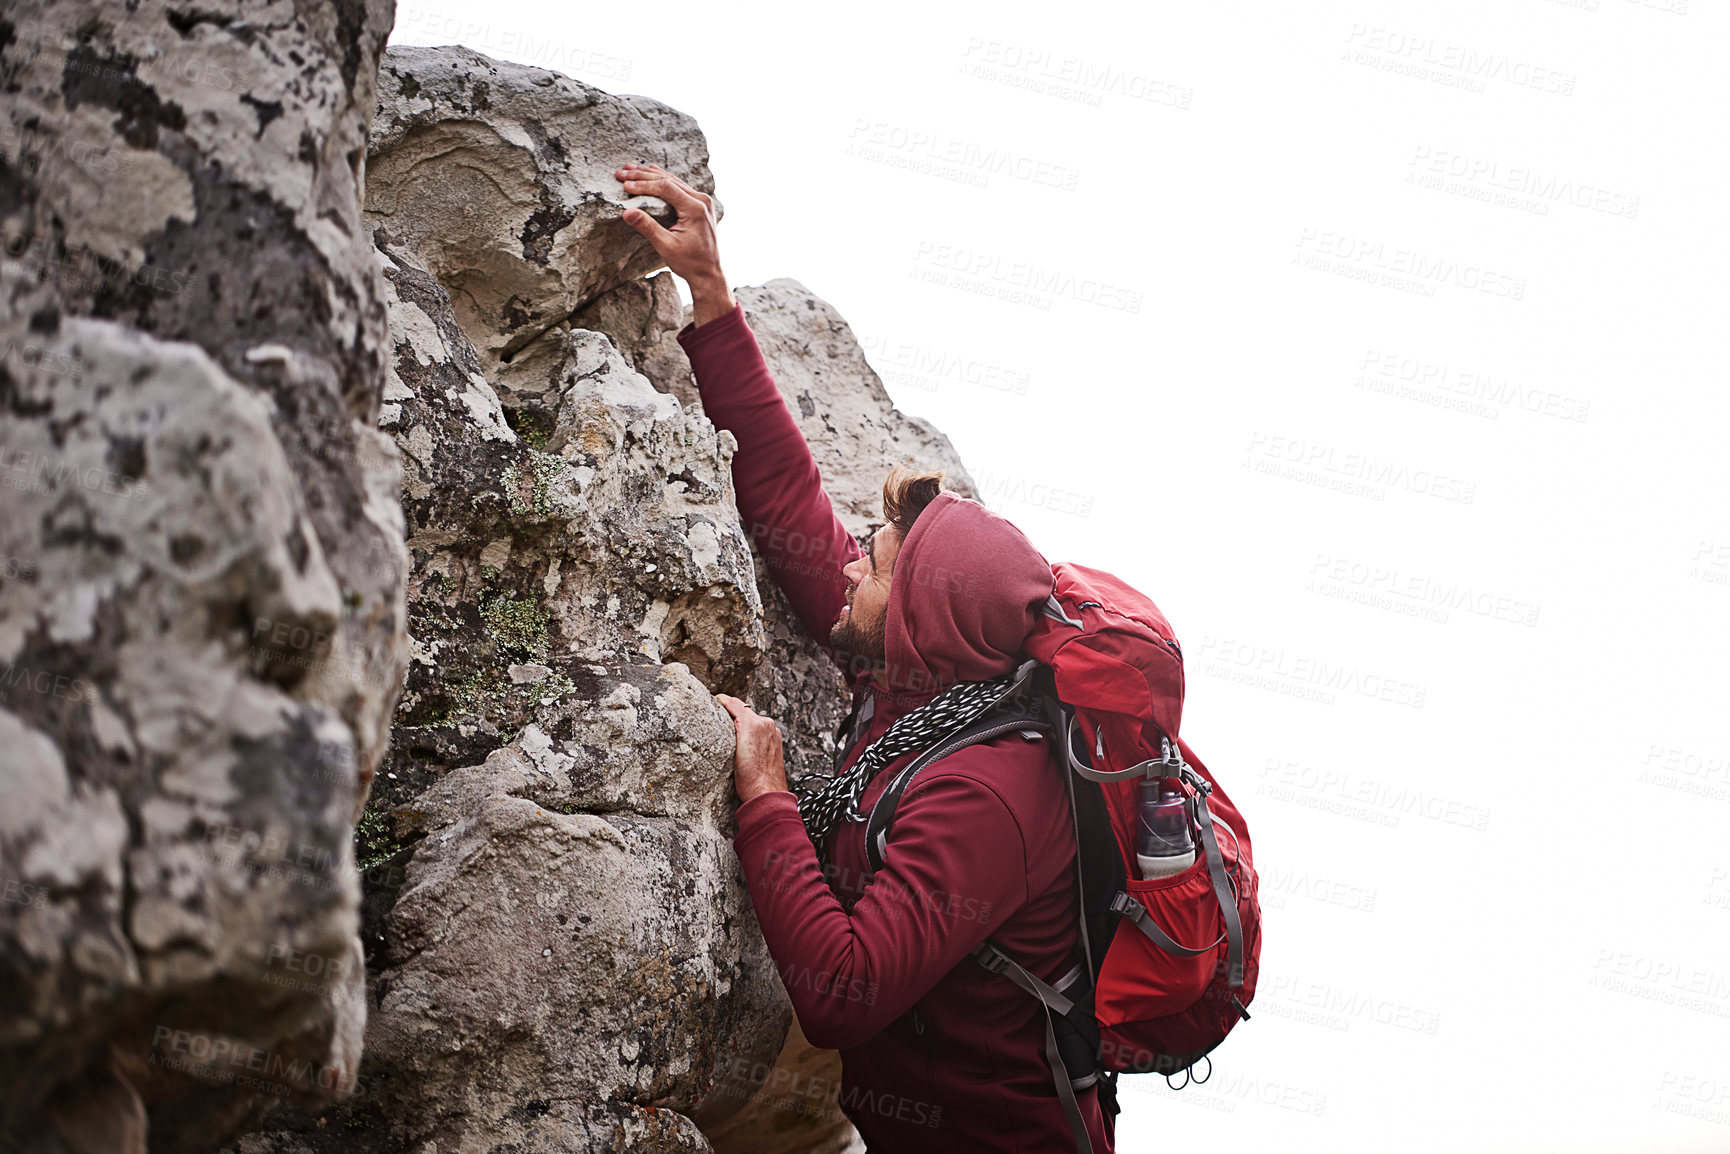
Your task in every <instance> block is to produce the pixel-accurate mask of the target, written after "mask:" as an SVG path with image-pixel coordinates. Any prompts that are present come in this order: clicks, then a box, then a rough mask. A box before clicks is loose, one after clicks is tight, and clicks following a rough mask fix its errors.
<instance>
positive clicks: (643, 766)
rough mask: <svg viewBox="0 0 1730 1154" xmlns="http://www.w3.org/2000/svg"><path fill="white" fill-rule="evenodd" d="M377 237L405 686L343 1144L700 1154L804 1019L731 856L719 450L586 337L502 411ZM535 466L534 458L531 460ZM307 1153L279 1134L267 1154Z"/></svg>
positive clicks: (701, 428)
mask: <svg viewBox="0 0 1730 1154" xmlns="http://www.w3.org/2000/svg"><path fill="white" fill-rule="evenodd" d="M378 235H379V238H380V240H381V242H382V243H384V244H386V245H387V246H388V248H387V249H384V250H381V252H380V257H379V259H380V261H381V262H382V264H383V265H384V273H385V280H386V285H387V293H386V296H387V300H388V302H389V310H390V333H391V341H392V345H393V348H394V357H393V360H392V364H391V368H390V372H389V380H388V384H387V389H386V394H385V405H384V407H383V409H382V411H381V423H382V424H383V427H384V428H386V429H387V430H388V431H389V432H390V433H391V434H392V436H393V437H394V438H395V440H396V441H397V443H398V444H399V445H400V446H401V448H402V453H403V456H404V460H405V462H406V468H405V474H406V475H405V484H404V488H403V509H404V515H405V520H406V522H407V531H408V534H409V548H410V553H411V558H412V562H413V569H412V574H411V578H410V582H409V607H410V625H411V632H412V633H413V635H414V638H415V658H414V667H413V671H412V672H411V675H410V678H409V682H408V687H407V689H406V691H405V693H404V696H403V700H402V704H401V706H400V708H399V710H398V715H397V729H396V751H395V752H394V753H393V756H392V759H391V761H389V762H388V763H387V766H388V767H389V772H388V773H387V774H386V776H385V778H384V779H382V780H381V783H380V790H379V794H378V801H379V802H380V803H381V807H380V808H381V809H382V810H385V811H388V820H389V821H390V822H391V824H392V827H393V828H392V836H393V838H394V842H395V844H398V845H401V846H403V847H404V848H403V849H402V850H401V851H400V852H398V853H397V854H396V855H395V856H394V857H392V858H391V859H390V861H389V864H388V865H387V866H386V867H384V868H382V869H379V870H375V871H372V872H369V874H368V877H367V882H368V891H369V896H368V915H367V926H366V935H367V942H368V945H369V949H370V954H369V965H370V979H371V981H370V996H371V999H372V1013H371V1017H370V1026H369V1031H368V1035H367V1049H366V1056H365V1060H364V1064H363V1066H362V1070H361V1081H362V1084H363V1089H362V1092H361V1093H360V1095H359V1096H358V1097H357V1099H356V1100H355V1101H354V1102H353V1103H352V1104H350V1106H348V1107H345V1114H344V1124H343V1126H342V1128H341V1133H342V1134H343V1135H344V1136H345V1138H344V1141H345V1142H346V1143H348V1144H346V1145H344V1144H338V1145H334V1146H332V1145H329V1142H330V1141H332V1140H331V1139H329V1138H326V1139H325V1142H324V1144H322V1145H321V1147H320V1148H321V1149H327V1148H328V1149H338V1150H345V1151H348V1150H353V1151H361V1150H364V1151H368V1152H371V1151H383V1150H397V1149H403V1150H419V1149H421V1148H422V1144H423V1143H425V1142H427V1141H437V1142H439V1143H440V1144H441V1146H442V1145H444V1144H447V1143H449V1144H451V1145H452V1148H456V1149H462V1148H467V1147H468V1146H469V1145H475V1146H477V1147H479V1148H483V1149H490V1148H493V1147H494V1146H495V1145H496V1144H498V1143H501V1142H510V1143H514V1144H516V1145H517V1148H519V1149H521V1150H523V1151H525V1152H529V1151H542V1150H545V1151H552V1150H569V1149H584V1150H588V1149H592V1150H611V1149H632V1150H637V1149H642V1150H681V1149H691V1150H704V1149H707V1142H706V1140H705V1139H704V1138H703V1137H702V1134H701V1132H700V1131H699V1130H698V1128H697V1125H696V1123H695V1121H694V1116H697V1115H701V1116H703V1117H710V1116H715V1115H716V1114H717V1112H719V1113H720V1114H724V1113H726V1112H729V1111H730V1110H731V1109H734V1108H737V1106H738V1105H739V1104H741V1103H742V1102H743V1100H744V1098H745V1097H748V1096H749V1093H748V1092H747V1093H746V1094H744V1095H742V1096H736V1097H734V1098H733V1099H732V1100H730V1101H719V1102H711V1099H713V1098H714V1097H715V1094H714V1091H715V1088H716V1086H715V1070H716V1068H717V1065H718V1063H719V1062H720V1061H721V1058H720V1056H721V1055H722V1054H726V1055H732V1054H736V1053H743V1054H747V1055H751V1056H752V1059H753V1061H767V1060H770V1059H772V1058H773V1056H774V1055H775V1054H776V1053H777V1052H778V1050H779V1049H780V1047H781V1045H782V1041H783V1038H784V1035H785V1032H786V1029H787V1024H788V1022H789V1020H790V1018H791V1008H790V1006H789V1005H788V1003H787V1000H786V995H785V993H784V991H783V990H782V989H781V987H780V985H779V984H778V982H777V981H776V979H775V977H774V970H773V963H772V961H771V960H770V958H769V957H768V953H767V950H766V947H765V946H764V944H763V940H762V935H761V933H760V931H759V930H758V929H757V928H756V922H755V918H754V915H753V914H752V911H751V908H750V899H749V896H748V894H747V893H746V890H745V888H744V884H743V878H742V877H741V876H740V874H739V868H738V863H737V860H736V858H734V857H733V855H732V851H731V849H730V848H729V846H728V845H727V842H726V838H725V832H724V831H725V830H726V829H727V827H728V826H729V825H730V824H731V820H732V817H731V815H732V811H733V806H734V796H733V791H732V774H731V768H732V753H733V727H732V723H731V721H730V719H729V718H728V717H727V715H726V713H725V711H724V710H722V709H721V708H720V706H719V704H718V703H717V702H716V701H715V700H714V698H713V695H712V690H718V689H730V690H732V691H735V692H743V690H744V688H745V686H746V684H747V683H748V681H749V679H750V677H751V676H752V675H753V674H754V671H755V668H756V665H757V663H758V661H759V660H760V658H761V654H762V648H763V631H762V625H761V620H760V619H761V613H762V608H761V602H760V601H759V599H758V597H757V592H756V586H755V581H754V577H753V574H752V570H751V568H750V553H749V549H748V546H747V544H746V542H745V538H744V534H743V532H742V530H741V529H740V527H739V524H738V514H737V512H736V510H735V509H734V506H733V499H732V487H731V472H730V468H729V462H730V458H731V454H732V439H731V438H730V437H728V436H725V435H721V434H717V433H716V431H715V429H714V428H713V426H712V425H710V424H709V422H708V421H707V420H705V419H704V418H703V417H702V416H701V415H700V414H698V413H686V412H684V411H683V410H682V409H681V408H680V406H679V405H678V403H677V401H675V400H674V399H673V398H672V397H670V396H667V395H666V394H663V393H659V392H657V391H655V389H654V388H653V387H651V385H650V384H649V382H648V381H647V380H645V379H644V378H643V377H641V376H640V375H639V374H637V373H636V372H635V371H634V370H633V369H632V368H631V367H630V365H629V364H628V363H627V362H626V361H625V359H624V358H623V357H622V356H621V354H620V353H619V351H618V350H617V349H616V348H615V347H614V346H613V345H612V343H611V342H610V341H609V340H608V338H606V337H605V336H603V335H601V334H599V333H595V332H590V331H587V330H565V331H562V332H561V334H560V336H559V338H558V339H559V340H560V341H561V342H563V343H564V345H565V346H566V349H567V356H566V359H565V365H564V371H563V372H562V374H561V376H560V377H559V379H558V380H557V381H556V382H555V385H556V389H553V390H550V391H549V396H548V397H547V398H545V402H546V403H545V405H544V406H542V407H538V408H533V409H525V408H518V409H515V410H512V409H510V408H507V407H506V406H505V405H503V404H501V402H500V398H499V397H498V395H497V394H496V393H495V392H494V390H493V389H492V387H491V386H490V385H489V384H488V382H487V379H486V377H485V376H484V375H483V374H482V373H481V371H480V361H479V357H478V355H477V354H476V352H475V350H474V348H473V346H472V344H471V343H470V342H469V341H468V339H467V337H466V336H465V335H464V333H463V331H462V330H461V328H460V327H459V326H458V324H457V321H456V317H455V314H454V311H453V309H452V307H451V303H450V297H449V295H448V294H447V293H446V291H445V290H444V288H443V287H442V286H441V285H440V284H439V283H438V282H437V281H436V280H435V279H434V278H433V277H432V276H431V274H430V273H429V272H428V270H426V269H425V268H424V267H422V266H420V265H419V263H418V262H417V260H416V257H415V254H413V253H412V252H410V251H409V250H408V249H407V248H406V247H404V246H402V245H401V244H400V243H399V242H396V241H395V240H394V238H393V237H392V236H391V234H390V233H389V230H388V229H386V228H382V227H381V228H380V229H379V230H378ZM536 446H539V447H536ZM318 1130H319V1127H318V1126H317V1123H316V1120H314V1119H312V1118H310V1117H309V1116H308V1115H305V1114H304V1113H297V1112H295V1111H292V1110H290V1111H284V1112H281V1113H279V1114H278V1115H276V1116H274V1117H273V1118H272V1119H271V1120H270V1121H269V1122H268V1123H267V1126H266V1128H265V1129H264V1130H263V1131H262V1132H261V1133H260V1134H258V1135H254V1136H253V1138H254V1139H256V1141H255V1142H254V1145H255V1146H256V1147H257V1148H258V1149H260V1150H264V1149H269V1150H283V1151H287V1150H291V1149H294V1148H295V1143H297V1142H299V1141H301V1137H300V1136H301V1135H303V1134H311V1133H315V1132H317V1131H318Z"/></svg>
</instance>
